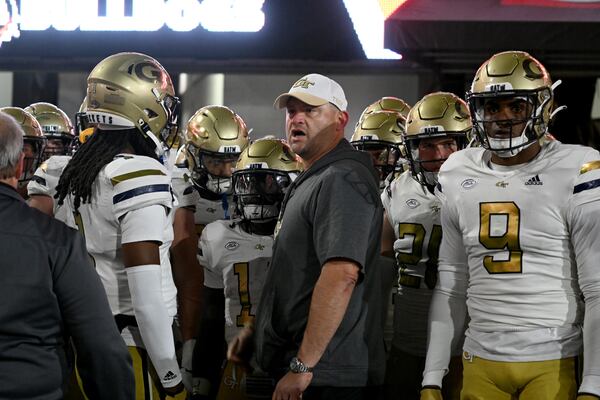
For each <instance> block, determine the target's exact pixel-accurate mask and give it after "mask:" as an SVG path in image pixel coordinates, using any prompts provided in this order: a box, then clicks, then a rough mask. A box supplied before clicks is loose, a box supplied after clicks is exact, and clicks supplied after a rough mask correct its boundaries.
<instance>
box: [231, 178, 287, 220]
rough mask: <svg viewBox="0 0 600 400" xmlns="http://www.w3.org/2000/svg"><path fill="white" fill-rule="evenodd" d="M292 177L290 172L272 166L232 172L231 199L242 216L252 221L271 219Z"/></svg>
mask: <svg viewBox="0 0 600 400" xmlns="http://www.w3.org/2000/svg"><path fill="white" fill-rule="evenodd" d="M294 175H295V174H294ZM292 180H293V176H292V173H286V172H281V171H277V170H272V169H260V170H252V169H244V170H240V171H236V172H234V173H233V194H234V201H235V202H236V206H237V209H238V213H239V214H240V216H241V217H242V219H243V220H245V221H248V222H252V223H267V222H274V221H275V220H276V219H277V217H278V216H279V211H280V209H281V203H282V202H283V198H284V196H285V192H286V190H287V188H288V187H289V186H290V184H291V183H292Z"/></svg>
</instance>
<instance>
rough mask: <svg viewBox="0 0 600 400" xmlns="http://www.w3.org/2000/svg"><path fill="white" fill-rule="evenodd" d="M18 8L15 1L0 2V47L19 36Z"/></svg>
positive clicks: (2, 0) (4, 0)
mask: <svg viewBox="0 0 600 400" xmlns="http://www.w3.org/2000/svg"><path fill="white" fill-rule="evenodd" d="M19 20H20V16H19V7H18V6H17V2H16V0H0V46H2V42H10V41H11V39H12V38H15V39H16V38H18V37H19V36H21V31H20V30H19Z"/></svg>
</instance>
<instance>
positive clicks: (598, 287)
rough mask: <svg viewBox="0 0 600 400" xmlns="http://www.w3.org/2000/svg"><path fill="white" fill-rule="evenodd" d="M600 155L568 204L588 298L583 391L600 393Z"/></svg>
mask: <svg viewBox="0 0 600 400" xmlns="http://www.w3.org/2000/svg"><path fill="white" fill-rule="evenodd" d="M599 215H600V156H599V157H598V159H597V160H594V161H591V162H588V163H586V164H584V165H583V166H582V167H581V170H580V173H579V176H578V177H577V180H576V182H575V185H574V187H573V194H572V196H571V198H570V200H569V203H568V208H567V221H568V223H569V230H570V234H571V242H572V244H573V250H574V252H575V259H576V261H577V274H578V280H579V287H580V289H581V292H582V294H583V297H584V301H585V314H584V323H583V351H584V357H583V360H584V361H583V380H582V383H581V387H580V389H579V391H580V393H593V394H595V395H597V396H600V274H599V273H598V260H599V259H600V218H598V216H599Z"/></svg>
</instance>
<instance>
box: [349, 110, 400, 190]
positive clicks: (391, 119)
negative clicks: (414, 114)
mask: <svg viewBox="0 0 600 400" xmlns="http://www.w3.org/2000/svg"><path fill="white" fill-rule="evenodd" d="M405 122H406V118H405V117H404V116H403V115H402V114H400V113H398V112H395V111H375V112H371V113H369V114H367V115H365V116H364V117H363V118H362V119H361V121H359V122H358V123H357V125H356V128H355V130H354V134H353V135H352V138H351V139H350V143H351V144H352V146H354V148H355V149H357V150H363V151H367V152H368V153H369V154H371V157H372V158H373V165H374V166H375V168H376V169H377V171H378V172H379V180H380V182H381V189H383V188H384V187H385V185H386V183H389V181H391V180H392V179H393V178H394V172H396V171H397V170H399V164H400V162H401V154H400V146H401V145H402V132H403V131H404V124H405Z"/></svg>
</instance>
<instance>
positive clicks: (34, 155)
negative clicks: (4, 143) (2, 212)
mask: <svg viewBox="0 0 600 400" xmlns="http://www.w3.org/2000/svg"><path fill="white" fill-rule="evenodd" d="M0 112H3V113H5V114H8V115H10V116H11V117H13V118H14V119H15V120H17V123H18V124H19V125H20V126H21V128H23V132H24V133H25V136H23V153H24V154H25V158H24V162H23V174H22V175H21V179H19V184H18V187H17V191H18V192H19V194H20V195H21V196H22V197H23V198H24V199H27V184H28V183H29V182H30V181H31V179H32V178H33V175H34V172H35V170H36V169H37V168H38V167H39V165H40V163H41V162H42V157H43V154H44V148H45V146H46V138H45V137H44V134H43V132H42V127H41V125H40V123H39V122H38V121H37V120H36V119H35V117H34V116H33V115H31V114H30V113H29V112H27V111H25V110H23V109H22V108H19V107H2V108H0Z"/></svg>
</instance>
